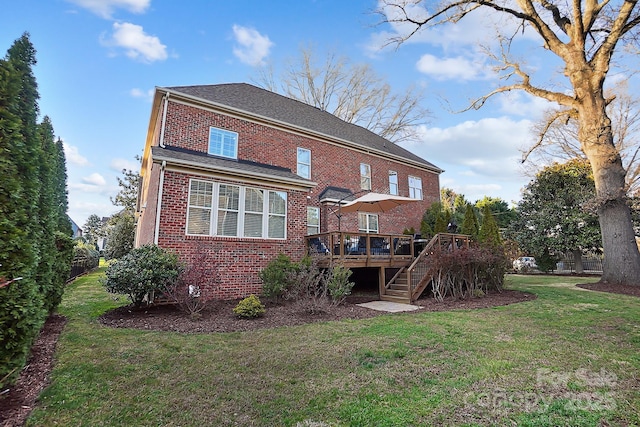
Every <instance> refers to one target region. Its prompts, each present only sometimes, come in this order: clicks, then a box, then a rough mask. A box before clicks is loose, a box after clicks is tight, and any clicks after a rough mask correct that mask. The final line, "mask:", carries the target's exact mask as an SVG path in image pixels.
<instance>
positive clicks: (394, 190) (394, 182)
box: [389, 171, 398, 196]
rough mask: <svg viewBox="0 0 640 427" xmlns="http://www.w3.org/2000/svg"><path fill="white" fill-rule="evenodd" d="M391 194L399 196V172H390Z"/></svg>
mask: <svg viewBox="0 0 640 427" xmlns="http://www.w3.org/2000/svg"><path fill="white" fill-rule="evenodd" d="M389 194H391V195H393V196H397V195H398V172H396V171H389Z"/></svg>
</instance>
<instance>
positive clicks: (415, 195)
mask: <svg viewBox="0 0 640 427" xmlns="http://www.w3.org/2000/svg"><path fill="white" fill-rule="evenodd" d="M409 197H411V198H412V199H418V200H422V178H420V177H417V176H409Z"/></svg>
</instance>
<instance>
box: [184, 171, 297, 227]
mask: <svg viewBox="0 0 640 427" xmlns="http://www.w3.org/2000/svg"><path fill="white" fill-rule="evenodd" d="M188 200H189V202H188V206H187V234H197V235H205V236H230V237H255V238H269V239H284V238H286V223H287V221H286V219H287V193H285V192H283V191H273V190H264V189H260V188H253V187H243V186H239V185H230V184H218V183H214V182H209V181H201V180H197V179H192V180H191V182H190V185H189V199H188Z"/></svg>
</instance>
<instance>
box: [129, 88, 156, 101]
mask: <svg viewBox="0 0 640 427" xmlns="http://www.w3.org/2000/svg"><path fill="white" fill-rule="evenodd" d="M154 92H155V91H154V89H149V90H147V91H144V90H142V89H138V88H137V87H134V88H133V89H131V90H130V91H129V95H131V96H132V97H134V98H144V99H146V100H148V101H151V100H152V99H153V93H154Z"/></svg>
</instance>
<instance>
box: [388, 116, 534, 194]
mask: <svg viewBox="0 0 640 427" xmlns="http://www.w3.org/2000/svg"><path fill="white" fill-rule="evenodd" d="M530 128H531V122H530V121H529V120H519V121H515V120H513V119H511V118H509V117H498V118H485V119H481V120H478V121H466V122H462V123H459V124H457V125H455V126H452V127H449V128H436V127H434V128H427V127H426V126H421V127H419V129H418V132H419V134H420V140H419V141H417V142H405V143H401V144H400V145H402V146H403V147H404V148H406V149H408V150H410V151H411V152H413V153H415V154H417V155H419V156H421V157H422V158H424V159H427V160H429V161H431V162H433V163H434V164H436V165H437V166H439V167H441V168H443V169H445V172H444V174H442V175H441V185H442V186H449V187H451V188H453V189H454V190H456V191H458V192H460V193H462V194H464V195H465V196H466V197H467V199H468V200H471V201H474V200H476V199H480V198H482V197H483V196H484V195H489V196H493V197H501V198H503V199H504V200H506V201H511V200H517V199H519V197H520V188H521V187H522V186H523V185H524V184H526V183H527V182H528V179H527V178H526V177H524V176H523V174H522V169H521V165H520V159H521V153H520V151H519V149H520V148H521V147H522V146H523V145H524V144H525V143H527V142H530V141H531V135H530Z"/></svg>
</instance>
